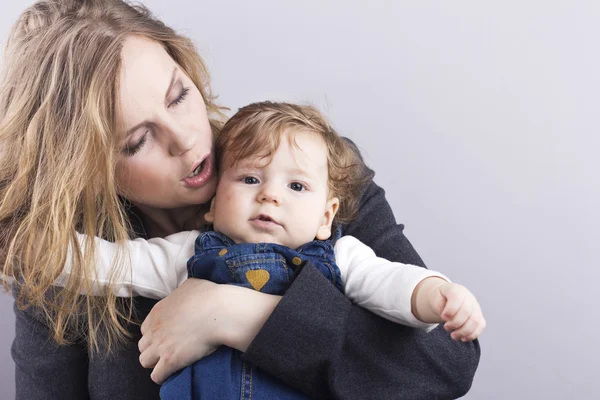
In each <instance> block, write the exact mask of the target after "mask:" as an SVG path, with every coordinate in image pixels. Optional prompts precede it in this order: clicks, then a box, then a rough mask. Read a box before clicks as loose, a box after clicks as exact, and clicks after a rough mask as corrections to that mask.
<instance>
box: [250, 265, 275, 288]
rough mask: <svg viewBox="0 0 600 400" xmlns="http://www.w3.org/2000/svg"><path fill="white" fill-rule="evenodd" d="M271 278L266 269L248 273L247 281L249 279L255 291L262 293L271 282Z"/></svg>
mask: <svg viewBox="0 0 600 400" xmlns="http://www.w3.org/2000/svg"><path fill="white" fill-rule="evenodd" d="M269 278H270V275H269V272H268V271H265V270H264V269H255V270H251V271H247V272H246V279H248V282H250V284H251V285H252V287H253V288H254V290H259V291H260V289H262V288H263V286H265V284H266V283H267V282H269Z"/></svg>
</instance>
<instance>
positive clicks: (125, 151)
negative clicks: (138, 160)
mask: <svg viewBox="0 0 600 400" xmlns="http://www.w3.org/2000/svg"><path fill="white" fill-rule="evenodd" d="M147 139H148V133H145V134H144V136H142V138H141V139H140V140H139V142H137V143H136V144H134V145H133V146H130V145H126V146H125V148H124V149H123V151H122V152H123V154H125V155H126V156H128V157H131V156H133V155H134V154H135V153H137V152H138V151H140V149H141V148H142V147H144V145H145V144H146V140H147Z"/></svg>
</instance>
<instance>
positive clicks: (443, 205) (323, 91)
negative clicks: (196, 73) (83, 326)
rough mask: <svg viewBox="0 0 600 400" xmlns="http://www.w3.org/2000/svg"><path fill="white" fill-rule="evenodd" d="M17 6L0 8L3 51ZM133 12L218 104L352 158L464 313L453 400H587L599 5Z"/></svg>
mask: <svg viewBox="0 0 600 400" xmlns="http://www.w3.org/2000/svg"><path fill="white" fill-rule="evenodd" d="M28 3H29V2H28V1H13V2H5V3H4V4H3V5H2V12H1V13H0V31H1V33H2V34H3V37H4V33H5V32H7V31H8V30H9V27H10V24H11V23H12V21H14V19H15V18H16V17H17V15H18V14H19V13H20V12H21V11H22V9H23V8H24V7H25V6H26V5H27V4H28ZM145 4H147V5H148V6H149V7H150V8H151V9H152V10H153V11H154V12H155V13H156V14H158V15H159V16H161V17H162V18H163V19H164V20H165V21H166V22H167V24H169V25H172V26H173V27H175V28H177V29H178V30H179V31H181V32H183V33H185V34H187V35H189V36H191V37H192V38H193V39H194V40H195V42H196V44H197V46H198V48H199V50H200V51H201V54H203V56H204V57H205V59H206V60H207V62H208V64H209V67H210V70H211V71H212V74H213V78H214V88H215V90H216V92H217V93H219V94H220V100H221V103H222V104H224V105H227V106H229V107H231V108H232V110H235V109H236V108H237V107H240V106H242V105H245V104H247V103H249V102H251V101H258V100H264V99H280V100H290V101H300V102H306V101H310V102H312V103H314V104H316V105H318V106H319V107H321V109H322V110H324V111H325V112H326V114H327V115H328V116H329V117H330V118H331V120H332V121H333V123H334V125H335V126H336V127H337V128H338V130H339V131H340V132H342V133H343V134H345V135H347V136H349V137H351V138H352V139H354V140H355V141H356V142H357V143H358V144H359V145H360V147H361V149H362V150H363V152H364V154H365V156H366V158H367V160H368V162H369V163H370V165H371V166H372V167H373V168H374V169H375V170H376V171H377V181H378V182H379V184H381V185H382V186H383V187H384V188H386V189H387V193H388V199H389V201H390V203H391V204H392V206H393V208H394V210H395V213H396V216H397V218H398V220H399V221H401V222H403V223H405V224H406V233H407V235H408V237H409V238H410V239H411V241H412V242H413V243H414V245H415V247H416V248H417V250H418V251H419V253H420V254H421V255H422V256H423V258H424V259H425V260H426V262H427V263H428V265H429V266H430V268H436V269H439V270H441V271H443V272H444V273H447V274H448V275H449V276H450V277H452V278H453V279H454V280H455V281H457V282H460V283H463V284H465V285H467V286H468V287H469V288H471V289H472V290H473V292H474V293H475V294H476V295H478V297H479V299H480V301H481V304H482V306H483V309H484V311H485V313H486V317H487V320H488V329H487V330H486V332H485V333H484V335H483V337H482V339H481V343H482V347H483V353H482V358H481V364H480V367H479V370H478V373H477V376H476V379H475V382H474V384H473V388H472V390H471V392H470V393H469V395H467V396H466V398H468V399H531V398H544V399H565V398H568V397H571V398H576V399H591V398H597V397H595V396H594V395H593V393H594V392H596V393H597V390H595V391H594V389H597V381H596V380H597V379H598V378H599V375H600V374H599V372H600V361H599V360H600V351H599V346H598V340H597V337H596V333H597V332H598V328H599V325H598V320H597V317H598V310H597V304H598V301H597V295H598V294H599V290H598V286H597V282H598V281H600V274H599V272H598V269H597V267H598V266H600V263H599V259H600V257H598V255H597V252H596V249H597V248H598V245H597V242H598V240H599V239H600V235H599V234H598V223H599V222H600V213H599V211H598V208H597V206H598V204H600V189H599V185H598V182H597V171H598V170H599V168H600V162H599V161H598V158H597V157H596V153H597V152H598V150H599V149H600V139H599V136H598V132H597V130H598V122H599V121H598V119H599V118H598V116H599V115H600V113H599V112H598V110H597V108H598V105H599V101H598V100H599V99H598V96H599V93H600V79H599V73H600V57H599V56H598V54H599V53H598V38H600V23H599V21H600V3H599V2H597V1H570V2H566V1H541V0H540V1H503V2H482V1H453V2H448V1H438V2H435V1H419V2H416V1H398V0H396V1H382V0H376V1H375V0H371V1H368V2H367V1H366V0H363V1H348V0H336V1H316V0H310V1H306V0H304V1H294V2H291V1H276V0H272V1H268V0H254V1H252V2H246V1H223V0H219V1H202V2H201V5H200V4H198V2H197V1H192V0H189V1H185V0H170V1H168V2H167V1H164V0H146V1H145ZM594 132H595V133H594ZM11 306H12V301H11V298H10V297H9V296H7V295H3V296H1V297H0V315H1V316H2V319H3V327H2V328H1V329H0V366H1V368H2V370H1V372H0V390H2V391H3V392H4V393H3V394H2V396H1V397H2V398H11V397H12V396H13V393H14V382H13V370H14V369H13V365H12V361H11V358H10V343H11V340H12V336H13V335H14V329H13V321H14V317H13V314H12V310H11ZM593 315H596V317H593Z"/></svg>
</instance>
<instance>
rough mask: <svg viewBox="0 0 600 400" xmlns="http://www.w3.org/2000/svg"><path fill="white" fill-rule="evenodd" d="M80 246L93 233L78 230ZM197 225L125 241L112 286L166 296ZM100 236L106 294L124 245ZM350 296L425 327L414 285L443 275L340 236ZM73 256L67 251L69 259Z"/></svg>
mask: <svg viewBox="0 0 600 400" xmlns="http://www.w3.org/2000/svg"><path fill="white" fill-rule="evenodd" d="M77 235H78V239H79V242H80V244H81V247H82V248H84V246H83V244H84V242H85V241H86V240H88V239H89V237H88V236H86V235H82V234H79V233H78V234H77ZM198 235H199V232H198V231H189V232H180V233H176V234H174V235H170V236H167V237H165V238H153V239H149V240H145V239H135V240H130V241H126V242H125V250H126V251H125V253H124V254H126V255H127V256H128V257H127V259H126V261H127V262H126V263H125V265H126V267H127V268H126V270H125V271H124V273H122V274H120V276H117V277H114V278H113V279H112V290H113V292H114V293H115V294H116V295H117V296H120V297H129V296H138V295H139V296H144V297H149V298H154V299H162V298H164V297H166V296H167V295H168V294H169V293H171V292H172V291H173V290H175V288H177V287H178V286H179V285H180V284H181V283H183V281H185V280H186V279H187V261H188V260H189V259H190V258H191V257H192V256H193V255H194V243H195V240H196V237H197V236H198ZM93 240H94V241H95V242H96V243H95V246H96V254H97V262H96V276H95V279H94V283H93V285H92V293H91V294H92V295H99V294H102V291H103V289H104V288H106V286H107V285H108V283H109V282H110V281H111V279H110V278H112V277H111V274H112V273H113V272H114V271H113V270H112V266H113V264H114V260H115V257H116V255H117V253H118V251H119V250H120V249H121V247H120V245H118V244H116V243H112V242H108V241H106V240H103V239H100V238H97V237H95V238H93ZM334 252H335V259H336V263H337V265H338V267H339V269H340V272H341V277H342V285H343V288H344V292H345V294H346V296H347V297H348V298H349V299H350V300H352V301H353V302H354V303H356V304H357V305H359V306H361V307H363V308H366V309H367V310H369V311H371V312H373V313H375V314H377V315H379V316H381V317H384V318H386V319H388V320H390V321H393V322H396V323H399V324H403V325H407V326H411V327H414V328H424V329H426V330H427V331H429V330H431V329H433V328H434V327H435V326H436V325H437V324H427V323H424V322H422V321H419V320H418V319H417V318H416V317H415V316H414V315H413V313H412V311H411V298H412V294H413V291H414V289H415V287H416V286H417V285H418V284H419V282H421V281H422V280H423V279H425V278H429V277H439V278H442V279H444V280H448V278H446V277H445V276H444V275H442V274H440V273H439V272H435V271H431V270H428V269H425V268H421V267H417V266H414V265H408V264H401V263H397V262H391V261H388V260H385V259H383V258H380V257H377V256H376V255H375V252H373V250H372V249H371V248H370V247H369V246H367V245H365V244H364V243H362V242H361V241H359V240H358V239H356V238H355V237H352V236H344V237H342V238H340V239H339V240H338V241H337V242H336V244H335V247H334ZM70 259H71V257H70V256H69V257H67V260H70ZM70 272H71V265H70V261H67V265H65V269H64V270H63V273H62V274H61V275H60V277H59V278H58V279H57V281H56V284H57V285H59V286H64V285H65V283H66V281H67V279H68V277H69V275H70Z"/></svg>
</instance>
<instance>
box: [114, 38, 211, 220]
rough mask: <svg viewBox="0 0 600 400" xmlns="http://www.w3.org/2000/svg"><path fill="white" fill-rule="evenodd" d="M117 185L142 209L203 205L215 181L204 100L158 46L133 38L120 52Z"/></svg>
mask: <svg viewBox="0 0 600 400" xmlns="http://www.w3.org/2000/svg"><path fill="white" fill-rule="evenodd" d="M119 109H120V111H121V118H122V119H123V121H122V122H123V123H124V127H125V131H124V132H120V134H121V137H122V140H121V142H120V153H121V154H120V157H119V161H118V163H117V174H116V176H117V184H118V186H117V187H118V188H119V192H120V194H121V195H123V196H125V197H127V198H128V199H129V200H131V201H132V202H133V203H134V204H136V205H138V206H144V207H145V208H148V207H149V208H157V209H171V208H179V207H185V206H189V205H195V204H202V203H206V202H207V201H209V200H210V199H211V197H212V196H213V195H214V193H215V186H216V182H217V176H216V171H215V170H214V162H213V161H214V157H213V154H212V132H211V128H210V124H209V121H208V116H207V112H206V105H205V104H204V99H203V98H202V95H201V94H200V91H199V90H198V88H197V87H196V86H195V85H194V83H193V82H192V81H191V80H190V78H189V77H188V76H187V75H186V74H185V72H184V71H183V70H182V69H181V68H180V67H179V66H178V65H177V63H175V61H174V60H173V59H172V58H171V57H170V56H169V55H168V54H167V52H166V51H165V50H164V49H163V47H162V46H161V45H160V44H158V43H156V42H154V41H151V40H149V39H145V38H141V37H137V36H132V37H130V38H128V39H127V40H125V42H124V44H123V50H122V68H121V76H120V91H119Z"/></svg>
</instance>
